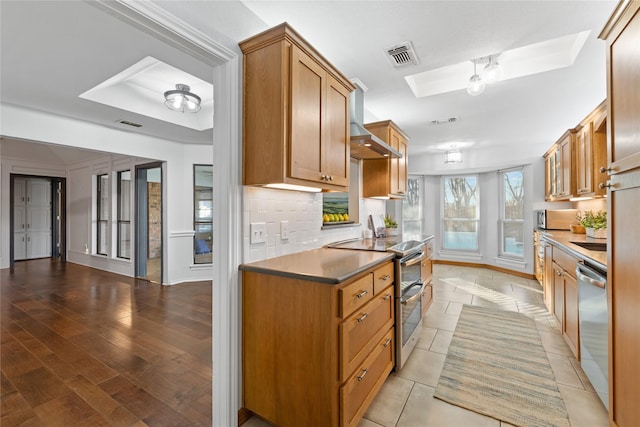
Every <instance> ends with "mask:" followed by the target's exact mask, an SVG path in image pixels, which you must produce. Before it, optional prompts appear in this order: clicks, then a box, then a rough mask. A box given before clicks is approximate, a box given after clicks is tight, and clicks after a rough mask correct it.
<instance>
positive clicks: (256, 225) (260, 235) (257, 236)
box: [249, 222, 267, 245]
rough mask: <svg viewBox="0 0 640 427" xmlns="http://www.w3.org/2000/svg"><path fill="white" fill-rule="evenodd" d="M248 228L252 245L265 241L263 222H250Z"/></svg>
mask: <svg viewBox="0 0 640 427" xmlns="http://www.w3.org/2000/svg"><path fill="white" fill-rule="evenodd" d="M249 228H250V234H251V244H252V245H253V244H256V243H264V242H266V241H267V224H266V223H265V222H252V223H251V226H250V227H249Z"/></svg>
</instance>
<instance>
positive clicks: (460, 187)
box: [442, 175, 480, 252]
mask: <svg viewBox="0 0 640 427" xmlns="http://www.w3.org/2000/svg"><path fill="white" fill-rule="evenodd" d="M442 182H443V188H442V194H443V203H442V206H443V214H442V218H443V220H442V222H443V224H442V229H443V233H442V235H443V242H442V248H443V249H445V250H456V251H470V252H477V251H478V224H479V221H480V210H479V203H478V198H479V197H478V177H477V176H476V175H470V176H457V177H444V178H443V181H442Z"/></svg>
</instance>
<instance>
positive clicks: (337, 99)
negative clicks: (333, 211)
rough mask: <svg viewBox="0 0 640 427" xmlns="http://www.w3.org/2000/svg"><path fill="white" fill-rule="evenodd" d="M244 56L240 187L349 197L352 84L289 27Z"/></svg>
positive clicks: (249, 43) (255, 40)
mask: <svg viewBox="0 0 640 427" xmlns="http://www.w3.org/2000/svg"><path fill="white" fill-rule="evenodd" d="M240 49H241V50H242V52H243V54H244V57H243V59H244V62H243V152H242V154H243V168H242V171H243V178H242V183H243V184H244V185H265V186H275V187H283V186H292V185H295V186H303V187H313V188H321V189H325V190H338V191H346V189H347V188H348V186H349V167H350V156H349V151H350V141H349V94H350V93H351V91H353V90H354V86H353V84H352V83H351V82H349V80H348V79H347V78H346V77H344V76H343V75H342V74H341V73H340V72H339V71H338V70H336V69H335V68H334V67H333V66H332V65H331V64H330V63H329V62H328V61H327V60H326V59H324V58H323V57H322V55H320V54H319V53H318V52H317V51H316V50H315V49H314V48H313V47H312V46H311V45H309V44H308V43H307V42H306V41H305V40H304V39H303V38H302V37H301V36H300V35H299V34H298V33H297V32H295V31H294V30H293V29H292V28H291V27H290V26H289V25H287V24H286V23H284V24H281V25H279V26H277V27H274V28H272V29H270V30H267V31H265V32H263V33H260V34H258V35H256V36H254V37H252V38H250V39H247V40H245V41H243V42H241V43H240Z"/></svg>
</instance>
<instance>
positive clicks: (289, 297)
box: [242, 255, 395, 426]
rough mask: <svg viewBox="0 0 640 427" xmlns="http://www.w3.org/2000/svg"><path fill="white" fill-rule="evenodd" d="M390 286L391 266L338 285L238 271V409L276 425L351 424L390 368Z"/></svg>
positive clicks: (392, 346) (381, 266)
mask: <svg viewBox="0 0 640 427" xmlns="http://www.w3.org/2000/svg"><path fill="white" fill-rule="evenodd" d="M320 257H321V255H320ZM318 262H322V259H319V260H318ZM393 284H394V280H393V264H392V263H391V261H390V260H389V259H387V260H386V261H383V262H381V263H379V264H377V265H375V266H373V267H370V268H369V269H367V270H365V271H363V272H362V273H359V274H357V275H356V276H355V277H353V278H350V279H348V280H346V281H345V282H344V283H338V284H329V283H322V282H319V281H314V280H307V279H303V278H296V277H287V276H282V275H278V274H267V273H261V272H257V271H247V270H244V271H243V276H242V287H243V288H242V295H243V297H242V328H243V335H242V342H243V400H244V407H245V408H246V409H248V410H250V411H252V412H254V413H256V414H258V415H260V416H261V417H263V418H265V419H266V420H268V421H269V422H271V423H273V424H275V425H279V426H301V425H304V426H327V425H331V426H354V425H357V424H358V422H359V421H360V419H361V418H362V416H363V415H364V412H365V411H366V410H367V408H368V407H369V405H370V404H371V402H372V401H373V399H374V397H375V396H376V394H377V393H378V391H379V390H380V388H381V387H382V384H383V383H384V381H385V380H386V378H387V376H388V375H389V373H390V372H391V370H392V369H393V367H394V354H395V342H394V329H393V325H394V291H393V289H394V288H393Z"/></svg>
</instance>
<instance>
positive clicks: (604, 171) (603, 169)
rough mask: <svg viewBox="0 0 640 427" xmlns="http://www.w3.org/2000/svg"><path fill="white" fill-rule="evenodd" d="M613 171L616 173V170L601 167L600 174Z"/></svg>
mask: <svg viewBox="0 0 640 427" xmlns="http://www.w3.org/2000/svg"><path fill="white" fill-rule="evenodd" d="M613 171H615V168H612V167H611V166H609V167H605V166H600V173H609V172H613Z"/></svg>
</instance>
